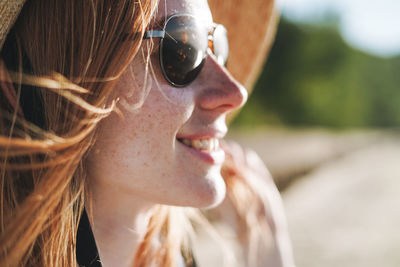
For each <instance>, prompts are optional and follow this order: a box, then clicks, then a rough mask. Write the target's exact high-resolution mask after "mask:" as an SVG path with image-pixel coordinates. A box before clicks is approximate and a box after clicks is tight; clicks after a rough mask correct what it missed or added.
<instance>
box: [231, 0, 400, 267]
mask: <svg viewBox="0 0 400 267" xmlns="http://www.w3.org/2000/svg"><path fill="white" fill-rule="evenodd" d="M278 6H279V8H280V9H281V13H282V16H281V19H280V23H279V28H278V31H277V37H276V42H275V45H274V46H273V48H272V51H271V54H270V56H269V59H268V62H267V64H266V65H265V67H264V69H263V71H262V73H261V76H260V79H259V81H258V83H257V84H256V87H255V89H254V92H253V94H252V96H251V97H250V99H249V101H248V104H247V105H246V107H245V108H244V109H243V111H242V112H241V113H240V114H239V116H238V117H237V118H236V119H235V121H234V123H233V127H234V129H235V131H233V133H232V134H231V136H230V137H231V138H232V139H235V140H238V141H239V142H240V143H242V144H243V145H244V146H247V147H250V148H253V149H254V150H256V151H257V152H258V153H259V154H260V156H261V157H262V159H263V160H264V161H265V162H266V164H267V166H268V167H269V169H270V171H271V173H272V174H273V176H274V179H275V181H276V182H277V184H278V186H279V188H280V190H281V192H282V195H283V199H284V203H285V207H286V212H287V216H288V221H289V228H290V232H291V236H292V240H293V246H294V252H295V258H296V262H297V265H298V266H299V267H317V266H318V267H320V266H328V267H329V266H332V267H337V266H340V267H346V266H349V267H350V266H351V267H355V266H360V267H361V266H362V267H369V266H371V267H372V266H374V267H380V266H385V267H392V266H393V267H395V266H396V267H398V266H400V253H399V252H400V231H399V230H398V227H399V225H400V208H399V206H400V127H399V126H400V1H398V0H368V1H365V0H281V1H279V2H278Z"/></svg>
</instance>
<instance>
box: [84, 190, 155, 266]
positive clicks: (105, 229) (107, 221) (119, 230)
mask: <svg viewBox="0 0 400 267" xmlns="http://www.w3.org/2000/svg"><path fill="white" fill-rule="evenodd" d="M90 204H91V205H89V207H86V209H87V210H88V216H89V220H90V222H91V226H92V231H93V235H94V238H95V240H96V245H97V248H98V252H99V256H100V260H101V262H102V266H103V267H109V266H121V267H124V266H133V260H134V256H135V253H136V250H137V248H138V245H139V244H140V242H141V240H142V239H143V237H144V235H145V234H146V232H147V225H148V222H149V219H150V216H151V210H152V209H153V208H154V204H150V203H144V202H143V200H142V199H135V198H134V196H132V195H128V194H125V193H122V192H118V191H117V190H113V189H112V188H107V190H99V188H92V201H91V203H90Z"/></svg>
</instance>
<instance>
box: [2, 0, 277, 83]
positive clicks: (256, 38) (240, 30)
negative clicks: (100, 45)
mask: <svg viewBox="0 0 400 267" xmlns="http://www.w3.org/2000/svg"><path fill="white" fill-rule="evenodd" d="M25 1H26V0H0V18H1V22H0V50H1V48H2V46H3V43H4V41H5V39H6V36H7V34H8V32H9V30H10V29H11V28H12V26H13V24H14V23H15V21H16V19H17V17H18V15H19V13H20V11H21V9H22V6H23V5H24V3H25ZM209 5H210V8H211V11H212V13H213V18H214V21H216V22H218V23H221V24H223V25H224V26H225V27H226V28H227V30H228V35H229V36H228V38H229V46H230V54H229V62H228V69H229V71H230V72H231V73H232V75H233V76H234V77H235V78H236V79H237V80H238V81H239V82H241V83H242V84H244V85H245V86H246V87H247V88H251V87H252V85H253V83H254V82H255V79H256V78H257V76H258V73H259V71H260V68H261V66H262V64H263V62H264V60H265V57H266V54H267V52H268V50H269V48H270V46H271V43H272V41H273V36H274V34H275V28H276V21H277V15H276V12H275V9H274V0H212V1H209Z"/></svg>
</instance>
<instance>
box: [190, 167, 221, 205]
mask: <svg viewBox="0 0 400 267" xmlns="http://www.w3.org/2000/svg"><path fill="white" fill-rule="evenodd" d="M202 179H204V180H203V181H205V183H202V184H201V185H199V186H196V188H195V192H194V194H193V195H192V196H193V199H192V201H193V202H192V205H190V206H192V207H196V208H213V207H215V206H217V205H219V204H221V202H222V201H223V200H224V198H225V195H226V184H225V181H224V179H223V178H222V176H221V174H218V175H212V176H208V177H205V178H204V177H202Z"/></svg>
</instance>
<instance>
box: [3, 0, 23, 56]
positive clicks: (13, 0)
mask: <svg viewBox="0 0 400 267" xmlns="http://www.w3.org/2000/svg"><path fill="white" fill-rule="evenodd" d="M24 3H25V0H0V49H1V48H2V47H3V44H4V40H5V39H6V36H7V34H8V32H9V31H10V29H11V27H12V25H13V24H14V22H15V20H16V19H17V17H18V15H19V12H20V11H21V9H22V6H23V5H24Z"/></svg>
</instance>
